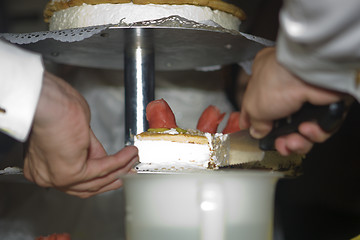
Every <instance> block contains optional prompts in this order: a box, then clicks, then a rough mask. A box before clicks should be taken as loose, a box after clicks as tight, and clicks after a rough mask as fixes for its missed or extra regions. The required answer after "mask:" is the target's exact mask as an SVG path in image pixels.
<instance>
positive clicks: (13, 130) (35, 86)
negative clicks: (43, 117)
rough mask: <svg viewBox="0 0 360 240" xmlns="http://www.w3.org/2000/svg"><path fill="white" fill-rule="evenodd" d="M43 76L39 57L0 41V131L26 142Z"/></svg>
mask: <svg viewBox="0 0 360 240" xmlns="http://www.w3.org/2000/svg"><path fill="white" fill-rule="evenodd" d="M43 73H44V67H43V63H42V58H41V56H40V55H38V54H34V53H31V52H28V51H25V50H23V49H21V48H19V47H17V46H14V45H12V44H9V43H6V42H3V41H0V84H1V85H0V131H2V132H5V133H6V134H8V135H10V136H12V137H13V138H15V139H17V140H19V141H22V142H24V141H25V140H26V139H27V137H28V135H29V132H30V129H31V125H32V121H33V118H34V114H35V110H36V106H37V102H38V99H39V96H40V91H41V86H42V79H43Z"/></svg>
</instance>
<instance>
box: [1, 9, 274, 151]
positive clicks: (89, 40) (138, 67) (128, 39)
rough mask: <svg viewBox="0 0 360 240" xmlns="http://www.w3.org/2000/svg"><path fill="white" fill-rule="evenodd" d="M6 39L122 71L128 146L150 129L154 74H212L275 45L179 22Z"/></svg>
mask: <svg viewBox="0 0 360 240" xmlns="http://www.w3.org/2000/svg"><path fill="white" fill-rule="evenodd" d="M1 36H2V37H3V38H5V39H7V40H8V41H11V42H13V43H17V44H21V46H22V47H24V48H26V49H29V50H32V51H35V52H38V53H41V54H42V55H43V57H44V58H45V59H48V60H51V61H54V62H57V63H64V64H70V65H76V66H86V67H96V68H107V69H123V70H124V75H125V76H124V79H125V105H126V106H125V118H126V119H125V144H126V145H129V144H132V143H133V138H134V135H136V134H137V133H140V132H143V131H145V130H146V129H147V127H148V125H147V121H146V117H145V108H146V105H147V104H148V103H149V102H150V101H152V100H153V99H154V82H155V79H154V78H155V77H154V73H155V70H185V69H204V68H207V69H208V68H209V67H210V68H211V67H213V66H220V65H225V64H231V63H239V62H242V61H249V60H251V59H253V58H254V56H255V55H256V53H257V52H258V51H259V50H260V49H262V48H264V47H265V46H270V45H273V43H272V42H271V41H268V40H266V39H262V38H259V37H255V36H252V35H248V34H244V33H241V32H238V31H231V30H227V29H224V28H222V27H219V26H217V25H215V24H214V23H212V22H210V23H207V24H199V23H196V22H193V21H189V20H186V19H183V18H181V17H178V16H171V17H168V18H163V19H159V20H154V21H145V22H139V23H135V24H131V25H127V24H118V25H106V26H98V27H92V28H82V29H70V30H63V31H55V32H38V33H30V34H3V35H1Z"/></svg>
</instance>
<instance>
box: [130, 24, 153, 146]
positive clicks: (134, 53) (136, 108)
mask: <svg viewBox="0 0 360 240" xmlns="http://www.w3.org/2000/svg"><path fill="white" fill-rule="evenodd" d="M124 36H125V50H124V56H125V59H124V65H125V66H124V74H125V145H131V144H133V143H134V136H135V135H136V134H138V133H140V132H143V131H146V130H147V128H148V123H147V120H146V112H145V109H146V106H147V104H148V103H149V102H150V101H152V100H154V95H155V90H154V88H155V55H154V46H153V38H152V32H151V29H143V28H129V29H125V35H124Z"/></svg>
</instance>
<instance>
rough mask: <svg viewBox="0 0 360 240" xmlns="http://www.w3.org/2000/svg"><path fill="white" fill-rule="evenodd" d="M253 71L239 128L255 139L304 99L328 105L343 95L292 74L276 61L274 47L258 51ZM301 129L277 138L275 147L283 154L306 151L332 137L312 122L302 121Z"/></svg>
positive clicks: (297, 106) (296, 109)
mask: <svg viewBox="0 0 360 240" xmlns="http://www.w3.org/2000/svg"><path fill="white" fill-rule="evenodd" d="M252 72H253V74H252V76H251V78H250V81H249V84H248V86H247V89H246V91H245V95H244V98H243V102H242V108H241V115H240V128H241V129H245V128H250V134H251V135H252V136H253V137H255V138H262V137H264V136H266V135H267V134H268V133H269V132H270V130H271V129H272V125H273V121H274V120H278V119H280V118H284V117H287V116H289V115H291V114H292V113H295V112H296V111H298V110H299V109H300V108H301V106H302V105H303V104H304V103H305V102H310V103H312V104H314V105H327V104H330V103H333V102H336V101H339V100H340V97H341V94H340V93H337V92H333V91H330V90H326V89H323V88H319V87H316V86H313V85H310V84H307V83H306V82H304V81H302V80H301V79H299V78H298V77H296V76H294V75H293V74H291V73H290V72H289V71H288V70H287V69H285V68H284V67H283V66H282V65H280V64H279V62H278V61H277V59H276V51H275V48H266V49H263V50H262V51H260V52H259V53H258V54H257V56H256V57H255V60H254V63H253V70H252ZM298 130H299V133H293V134H289V135H287V136H282V137H279V138H277V139H276V141H275V148H276V149H277V150H278V152H279V153H280V154H282V155H285V156H286V155H289V154H291V153H298V154H305V153H307V152H309V151H310V150H311V148H312V146H313V144H314V143H317V142H324V141H325V140H326V139H328V138H329V137H330V136H331V134H329V133H326V132H324V131H323V130H321V128H320V127H319V126H318V125H317V124H316V123H313V122H305V123H302V124H301V125H300V126H299V129H298Z"/></svg>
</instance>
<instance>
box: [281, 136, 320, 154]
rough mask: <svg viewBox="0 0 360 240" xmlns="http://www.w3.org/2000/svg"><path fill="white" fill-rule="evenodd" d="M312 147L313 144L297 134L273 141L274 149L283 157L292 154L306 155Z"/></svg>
mask: <svg viewBox="0 0 360 240" xmlns="http://www.w3.org/2000/svg"><path fill="white" fill-rule="evenodd" d="M313 145H314V144H313V142H311V141H310V140H308V139H307V138H306V137H304V136H302V135H301V134H299V133H292V134H289V135H286V136H282V137H279V138H277V139H276V140H275V148H276V150H277V151H278V152H279V153H280V154H281V155H283V156H289V155H290V154H292V153H296V154H306V153H308V152H309V151H310V150H311V148H312V147H313Z"/></svg>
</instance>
